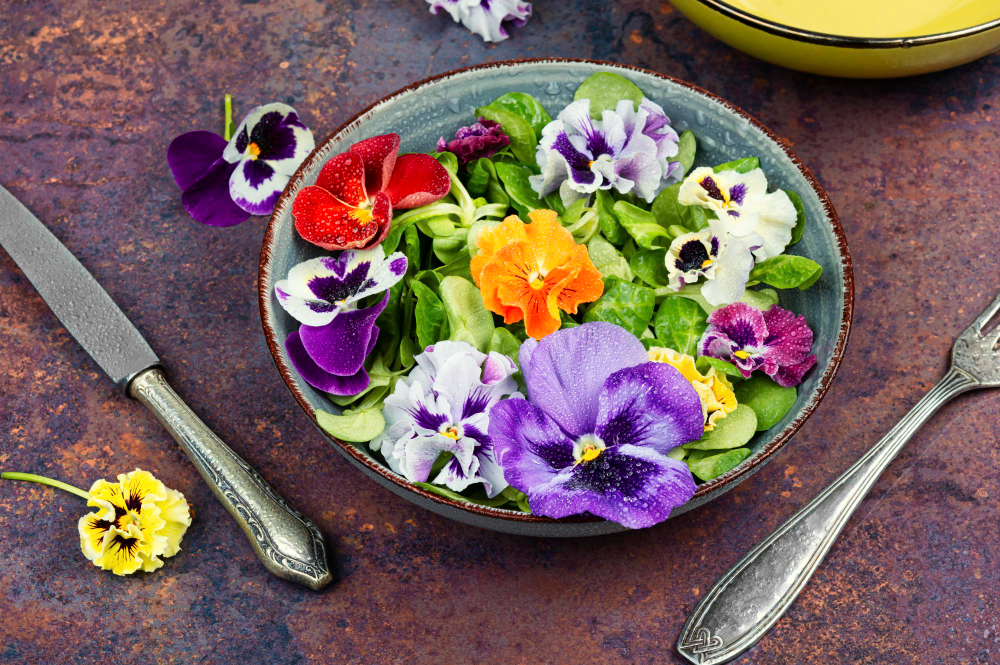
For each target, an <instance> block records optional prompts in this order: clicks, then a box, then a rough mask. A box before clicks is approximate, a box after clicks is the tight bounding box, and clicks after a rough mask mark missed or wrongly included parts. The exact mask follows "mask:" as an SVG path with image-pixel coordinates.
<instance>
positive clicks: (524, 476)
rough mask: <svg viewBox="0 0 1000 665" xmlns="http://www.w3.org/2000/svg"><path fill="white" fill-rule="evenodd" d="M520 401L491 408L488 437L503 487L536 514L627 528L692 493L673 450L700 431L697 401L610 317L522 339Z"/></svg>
mask: <svg viewBox="0 0 1000 665" xmlns="http://www.w3.org/2000/svg"><path fill="white" fill-rule="evenodd" d="M519 359H520V364H521V371H522V373H523V374H524V379H525V383H526V385H527V388H528V399H527V400H523V399H506V400H503V401H502V402H500V403H499V404H497V405H496V406H494V407H493V410H492V411H491V412H490V428H489V435H490V437H491V438H492V439H493V446H494V449H495V451H496V456H497V460H498V461H499V463H500V465H501V467H503V470H504V476H505V477H506V479H507V482H509V483H510V485H511V486H512V487H514V488H515V489H518V490H520V491H522V492H524V493H526V494H527V495H528V497H529V503H530V505H531V510H532V512H533V513H535V514H537V515H545V516H548V517H554V518H559V517H566V516H568V515H574V514H578V513H582V512H585V511H587V512H590V513H592V514H594V515H597V516H599V517H603V518H605V519H609V520H613V521H615V522H618V523H620V524H622V525H624V526H627V527H629V528H641V527H647V526H651V525H653V524H656V523H657V522H661V521H663V520H665V519H666V518H667V517H668V516H669V515H670V512H671V511H672V510H673V509H674V508H676V507H677V506H679V505H681V504H683V503H685V502H686V501H687V500H688V499H690V498H691V496H692V495H693V494H694V491H695V483H694V478H693V477H692V475H691V472H690V471H689V470H688V467H687V465H686V464H684V463H683V462H680V461H678V460H674V459H671V458H670V457H667V453H669V452H670V451H671V450H672V449H674V448H676V447H677V446H680V445H683V444H685V443H688V442H689V441H693V440H695V439H697V438H699V437H700V436H701V435H702V433H703V432H704V422H705V421H704V417H703V414H702V410H701V400H700V399H699V397H698V393H697V392H695V389H694V388H693V387H692V386H691V384H690V383H689V382H688V381H687V380H686V379H685V378H684V377H683V376H682V375H681V373H680V372H678V371H677V370H676V369H674V368H673V367H671V366H670V365H667V364H663V363H651V362H648V357H647V354H646V350H645V348H644V347H643V345H642V343H641V342H639V340H638V339H637V338H636V337H635V336H633V335H631V334H630V333H628V332H627V331H626V330H624V329H623V328H620V327H618V326H616V325H614V324H611V323H604V322H591V323H585V324H583V325H581V326H577V327H574V328H564V329H562V330H558V331H556V332H554V333H552V334H551V335H548V336H546V337H544V338H543V339H542V341H540V342H537V343H536V342H534V341H533V340H528V341H527V342H525V343H524V344H522V345H521V352H520V358H519Z"/></svg>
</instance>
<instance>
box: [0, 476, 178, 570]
mask: <svg viewBox="0 0 1000 665" xmlns="http://www.w3.org/2000/svg"><path fill="white" fill-rule="evenodd" d="M0 478H4V479H7V480H26V481H29V482H33V483H40V484H42V485H48V486H50V487H56V488H59V489H61V490H65V491H67V492H70V493H71V494H75V495H77V496H79V497H81V498H83V499H86V500H87V505H88V506H90V507H92V508H97V510H96V511H95V512H92V513H90V514H89V515H84V516H83V517H81V518H80V521H79V522H78V523H77V528H78V530H79V532H80V549H82V550H83V554H84V556H86V557H87V558H88V559H90V560H91V561H93V562H94V565H95V566H97V567H98V568H102V569H104V570H110V571H112V572H113V573H115V574H116V575H131V574H132V573H134V572H135V571H137V570H140V569H141V570H144V571H146V572H150V571H153V570H156V569H157V568H159V567H160V566H162V565H163V558H166V557H171V556H174V555H175V554H177V553H178V552H179V551H180V549H181V539H182V538H183V537H184V533H185V532H186V531H187V528H188V527H189V526H191V511H190V509H189V508H188V503H187V501H186V500H185V499H184V495H183V494H181V493H180V492H178V491H177V490H172V489H168V488H167V487H166V486H165V485H164V484H163V483H161V482H160V481H159V480H157V479H156V478H154V477H153V474H151V473H149V472H148V471H143V470H142V469H136V470H135V471H132V472H130V473H120V474H118V482H117V483H109V482H108V481H106V480H98V481H97V482H95V483H94V484H93V485H92V486H91V488H90V491H89V492H84V491H83V490H82V489H80V488H78V487H73V486H72V485H67V484H66V483H64V482H62V481H59V480H54V479H52V478H46V477H44V476H37V475H35V474H32V473H13V472H4V473H0ZM161 557H162V558H161Z"/></svg>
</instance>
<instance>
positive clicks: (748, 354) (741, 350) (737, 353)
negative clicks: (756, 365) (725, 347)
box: [733, 349, 751, 360]
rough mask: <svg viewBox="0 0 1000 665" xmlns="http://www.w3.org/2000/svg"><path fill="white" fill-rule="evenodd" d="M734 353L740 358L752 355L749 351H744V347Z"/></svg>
mask: <svg viewBox="0 0 1000 665" xmlns="http://www.w3.org/2000/svg"><path fill="white" fill-rule="evenodd" d="M733 355H734V356H736V357H737V358H739V359H740V360H746V359H747V358H749V357H750V355H751V354H750V352H749V351H744V350H743V349H740V350H739V351H734V352H733Z"/></svg>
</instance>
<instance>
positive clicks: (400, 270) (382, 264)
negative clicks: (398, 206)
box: [274, 247, 407, 395]
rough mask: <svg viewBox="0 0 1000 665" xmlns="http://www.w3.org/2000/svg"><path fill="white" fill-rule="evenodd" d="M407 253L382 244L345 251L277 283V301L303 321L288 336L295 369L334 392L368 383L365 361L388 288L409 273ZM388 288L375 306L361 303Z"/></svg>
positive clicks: (354, 391)
mask: <svg viewBox="0 0 1000 665" xmlns="http://www.w3.org/2000/svg"><path fill="white" fill-rule="evenodd" d="M406 265H407V262H406V257H405V256H403V255H402V254H401V253H396V254H391V255H389V257H388V258H386V257H385V252H384V251H383V250H382V248H381V247H374V248H372V249H369V250H346V251H344V252H341V253H340V255H339V256H336V257H321V258H318V259H311V260H309V261H305V262H303V263H300V264H298V265H297V266H295V267H294V268H292V269H291V270H290V271H289V272H288V278H287V279H283V280H281V281H280V282H278V283H277V284H275V287H274V292H275V296H276V297H277V298H278V302H279V303H281V306H282V307H284V308H285V311H287V312H288V313H289V314H291V315H292V317H294V318H295V319H296V320H297V321H299V322H300V323H301V324H302V325H301V326H299V329H298V330H297V331H295V332H292V333H290V334H289V335H288V338H287V339H286V340H285V350H286V351H287V352H288V358H289V360H290V361H291V363H292V366H293V367H294V368H295V371H297V372H298V373H299V375H300V376H301V377H302V378H303V380H305V382H306V383H308V384H309V385H311V386H313V387H314V388H318V389H319V390H322V391H324V392H328V393H331V394H334V395H356V394H357V393H359V392H361V391H362V390H364V389H365V388H367V387H368V382H369V378H368V372H367V371H365V368H364V363H365V359H366V358H367V357H368V354H370V353H371V352H372V349H373V348H374V347H375V342H376V341H377V340H378V334H379V329H378V326H376V325H375V320H376V319H377V318H378V316H379V314H381V313H382V310H384V309H385V307H386V305H387V304H388V302H389V290H388V289H389V288H390V287H392V286H393V285H394V284H396V282H398V281H399V280H401V279H402V278H403V276H404V275H405V274H406ZM383 291H384V292H385V295H383V296H382V299H381V300H380V301H379V302H378V303H376V304H375V305H373V306H371V307H367V308H364V309H358V303H359V302H360V301H361V300H362V299H364V298H366V297H368V296H372V295H375V294H378V293H381V292H383Z"/></svg>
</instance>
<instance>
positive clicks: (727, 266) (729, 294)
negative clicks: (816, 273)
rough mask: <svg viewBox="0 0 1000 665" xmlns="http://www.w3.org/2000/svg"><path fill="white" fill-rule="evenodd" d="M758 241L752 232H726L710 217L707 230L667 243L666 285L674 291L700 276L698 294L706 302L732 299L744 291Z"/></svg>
mask: <svg viewBox="0 0 1000 665" xmlns="http://www.w3.org/2000/svg"><path fill="white" fill-rule="evenodd" d="M762 242H763V240H762V239H761V237H760V236H759V235H757V234H756V233H748V234H747V235H745V236H734V235H730V234H729V233H727V232H726V230H725V228H724V227H723V225H722V223H721V222H720V221H719V220H715V219H713V220H710V222H709V227H708V228H707V229H702V230H701V231H698V232H695V233H685V234H684V235H681V236H678V237H677V238H675V239H674V240H673V242H671V243H670V248H669V249H668V250H667V254H666V258H665V261H666V267H667V275H668V276H669V278H670V282H669V286H670V287H671V288H673V289H675V290H676V289H680V288H682V287H684V286H685V285H687V284H694V283H695V282H697V281H698V280H699V279H702V278H704V279H705V282H704V283H703V284H702V287H701V295H702V297H703V298H705V300H706V301H707V302H708V303H709V304H710V305H713V306H716V307H717V306H719V305H726V304H729V303H731V302H736V301H737V300H739V299H740V298H741V297H743V292H744V291H745V290H746V284H747V279H749V277H750V271H751V270H752V269H753V266H754V257H753V251H754V250H755V249H757V248H758V247H759V246H760V245H761V243H762Z"/></svg>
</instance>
